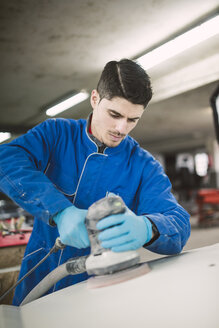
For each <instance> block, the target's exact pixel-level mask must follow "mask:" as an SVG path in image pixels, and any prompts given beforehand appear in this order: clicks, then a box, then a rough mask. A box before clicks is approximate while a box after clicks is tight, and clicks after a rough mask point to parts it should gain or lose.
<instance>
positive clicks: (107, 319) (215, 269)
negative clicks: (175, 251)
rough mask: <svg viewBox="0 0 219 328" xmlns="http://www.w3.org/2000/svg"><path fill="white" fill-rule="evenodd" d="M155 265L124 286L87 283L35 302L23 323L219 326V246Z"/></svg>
mask: <svg viewBox="0 0 219 328" xmlns="http://www.w3.org/2000/svg"><path fill="white" fill-rule="evenodd" d="M149 266H150V268H151V271H150V272H149V273H147V274H145V275H144V276H141V277H137V278H134V279H132V280H129V281H126V282H123V283H120V284H118V285H113V286H109V287H104V288H99V289H88V288H87V284H86V282H83V283H80V284H77V285H74V286H71V287H68V288H65V289H63V290H61V291H58V292H56V293H54V294H51V295H48V296H46V297H43V298H41V299H38V300H36V301H34V302H32V303H29V304H27V305H25V306H23V307H22V308H20V317H21V319H22V327H23V328H26V327H32V328H39V327H40V328H42V327H53V328H56V327H57V328H58V327H60V325H61V326H63V327H65V328H68V327H71V328H72V327H77V328H79V327H89V328H94V327H95V328H98V327H101V328H103V327H104V328H108V327H109V328H112V327H125V328H129V327H130V328H133V327H137V328H141V327H155V328H160V327H161V328H166V327H168V328H176V327H177V328H185V327H186V328H190V327H191V328H193V327H195V328H196V327H197V328H206V327H209V328H218V327H219V244H215V245H212V246H207V247H203V248H200V249H195V250H192V251H188V252H183V253H181V254H180V255H177V256H170V257H164V258H161V259H158V260H155V261H151V262H149ZM3 314H4V311H3ZM6 319H7V318H5V322H6V321H7V320H6ZM18 327H20V326H18Z"/></svg>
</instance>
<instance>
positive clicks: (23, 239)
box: [0, 230, 31, 247]
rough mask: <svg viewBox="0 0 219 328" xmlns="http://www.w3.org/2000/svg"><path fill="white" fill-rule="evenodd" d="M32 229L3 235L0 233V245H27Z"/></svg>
mask: <svg viewBox="0 0 219 328" xmlns="http://www.w3.org/2000/svg"><path fill="white" fill-rule="evenodd" d="M30 235H31V231H25V230H24V231H22V230H21V232H20V233H16V234H10V235H5V236H2V234H1V233H0V247H8V246H18V245H27V243H28V241H29V239H30Z"/></svg>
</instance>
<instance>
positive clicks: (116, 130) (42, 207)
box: [0, 59, 190, 305]
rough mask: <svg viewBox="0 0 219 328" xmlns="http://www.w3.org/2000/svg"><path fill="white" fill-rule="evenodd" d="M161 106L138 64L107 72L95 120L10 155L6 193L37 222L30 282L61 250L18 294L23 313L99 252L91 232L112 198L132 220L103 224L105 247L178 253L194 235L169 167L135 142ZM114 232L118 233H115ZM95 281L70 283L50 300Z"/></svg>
mask: <svg viewBox="0 0 219 328" xmlns="http://www.w3.org/2000/svg"><path fill="white" fill-rule="evenodd" d="M151 97H152V89H151V84H150V79H149V77H148V75H147V74H146V72H145V71H144V70H143V69H142V68H141V67H140V66H139V65H138V64H137V63H135V62H134V61H131V60H128V59H123V60H121V61H118V62H117V61H111V62H109V63H107V65H106V66H105V68H104V70H103V72H102V75H101V77H100V80H99V83H98V86H97V90H93V91H92V92H91V106H92V108H93V111H92V113H91V114H90V116H89V118H88V120H87V121H86V120H82V119H81V120H70V119H49V120H46V121H45V122H43V123H41V124H39V125H38V126H36V127H34V128H33V129H32V130H30V131H29V132H28V133H27V134H25V135H23V136H21V137H19V138H17V139H16V140H14V141H12V142H11V143H9V144H5V145H2V146H1V147H0V188H1V190H2V191H3V192H4V193H5V194H7V195H8V196H9V197H11V198H12V199H13V200H14V201H15V202H16V203H18V204H19V205H20V206H21V207H23V208H24V209H25V210H27V211H28V212H30V213H31V214H33V215H34V216H35V221H34V227H33V232H32V235H31V238H30V241H29V243H28V245H27V248H26V252H25V255H24V258H23V261H22V267H21V272H20V278H21V277H22V276H23V275H24V274H25V273H26V272H27V271H29V270H30V269H31V268H32V267H33V266H34V265H35V264H36V263H38V262H39V261H40V259H41V258H43V257H44V256H45V254H46V253H47V252H48V251H49V249H50V248H51V247H52V246H53V244H54V242H55V240H56V238H57V237H58V236H60V238H61V241H62V242H63V243H64V244H66V245H68V246H67V247H66V248H65V249H64V250H63V251H59V252H58V253H55V254H52V255H51V256H50V257H49V258H48V259H47V260H46V262H44V263H43V264H42V265H41V266H39V267H38V268H37V269H36V270H35V271H34V273H33V274H31V275H30V276H29V277H28V278H26V279H25V280H24V281H23V282H22V283H21V284H20V285H19V286H18V287H17V289H16V292H15V297H14V304H15V305H18V304H20V302H21V301H22V299H23V298H24V297H25V296H26V294H28V292H29V291H30V290H31V289H32V288H33V287H34V286H35V285H36V284H37V283H38V282H39V281H40V280H41V279H42V278H43V277H44V276H45V275H46V274H48V273H49V272H50V271H51V270H53V269H54V268H56V267H57V266H58V265H60V264H63V263H64V262H66V261H67V260H68V259H69V258H72V257H75V256H82V255H85V254H88V253H89V245H90V243H89V239H88V233H87V229H86V227H85V217H86V214H87V209H88V207H89V206H90V205H91V204H93V203H94V202H95V201H97V200H99V199H101V198H103V197H105V196H106V195H107V194H108V193H109V192H112V193H114V194H116V195H119V196H121V198H122V199H123V200H124V202H125V204H126V206H127V208H128V209H127V211H126V212H125V213H123V214H117V215H111V216H108V217H107V218H104V219H102V220H101V221H100V222H99V223H98V228H99V229H100V230H103V229H105V230H104V231H102V232H101V233H100V234H99V239H100V241H101V243H102V246H103V247H105V248H110V249H111V250H112V251H114V252H122V251H128V250H134V249H138V248H140V247H142V246H143V247H145V248H146V249H148V250H150V251H153V252H156V253H160V254H176V253H179V252H180V251H181V250H182V248H183V247H184V245H185V243H186V241H187V239H188V237H189V235H190V223H189V215H188V213H187V212H186V211H185V210H184V209H183V208H182V207H181V206H180V205H179V204H177V202H176V200H175V198H174V197H173V195H172V194H171V184H170V181H169V179H168V177H167V176H166V175H165V173H164V171H163V169H162V167H161V165H160V164H159V163H158V162H157V161H156V160H155V159H154V158H153V156H152V155H151V154H150V153H148V152H147V151H146V150H144V149H142V148H141V147H140V146H139V145H138V143H137V142H136V141H135V140H134V139H133V138H131V137H130V136H128V134H129V132H130V131H131V130H132V129H133V128H134V127H135V126H136V124H137V122H138V121H139V119H140V118H141V116H142V114H143V112H144V109H145V107H146V106H147V104H148V102H149V101H150V99H151ZM112 226H114V227H112ZM87 277H88V275H87V274H86V273H84V274H80V275H77V276H68V277H66V278H64V279H62V280H61V281H60V282H59V283H57V284H56V286H54V288H53V289H51V290H50V291H49V292H52V291H54V290H58V289H61V288H63V287H66V286H69V285H72V284H74V283H77V282H79V281H82V280H85V279H86V278H87Z"/></svg>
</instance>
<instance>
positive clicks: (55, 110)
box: [46, 91, 89, 116]
mask: <svg viewBox="0 0 219 328" xmlns="http://www.w3.org/2000/svg"><path fill="white" fill-rule="evenodd" d="M88 97H89V94H88V93H87V92H85V91H81V92H79V93H77V94H76V95H74V96H72V97H70V98H68V99H66V100H64V101H62V102H61V103H59V104H57V105H55V106H53V107H50V108H49V109H47V111H46V115H48V116H55V115H57V114H59V113H61V112H64V111H65V110H66V109H69V108H71V107H73V106H75V105H77V104H79V103H80V102H82V101H84V100H86V99H87V98H88Z"/></svg>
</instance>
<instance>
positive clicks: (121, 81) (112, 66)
mask: <svg viewBox="0 0 219 328" xmlns="http://www.w3.org/2000/svg"><path fill="white" fill-rule="evenodd" d="M97 92H98V93H99V96H100V100H101V99H103V98H106V99H108V100H111V99H112V98H114V97H122V98H125V99H127V100H128V101H130V102H131V103H133V104H139V105H143V106H144V107H146V106H147V104H148V103H149V101H150V100H151V98H152V87H151V82H150V78H149V76H148V74H147V73H146V72H145V70H144V69H143V68H142V67H141V66H140V65H139V64H137V63H136V62H135V61H133V60H130V59H122V60H120V61H115V60H113V61H110V62H108V63H107V64H106V65H105V67H104V69H103V71H102V74H101V76H100V79H99V82H98V85H97Z"/></svg>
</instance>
